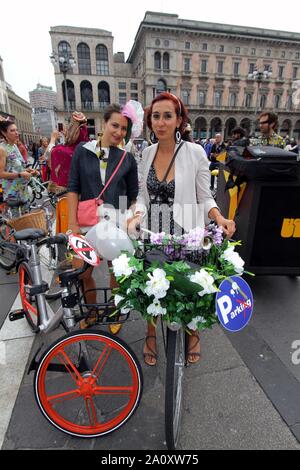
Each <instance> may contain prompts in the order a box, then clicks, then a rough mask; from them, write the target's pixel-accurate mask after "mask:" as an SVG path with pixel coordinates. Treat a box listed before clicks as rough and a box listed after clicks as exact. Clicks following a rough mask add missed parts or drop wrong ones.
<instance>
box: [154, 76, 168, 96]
mask: <svg viewBox="0 0 300 470" xmlns="http://www.w3.org/2000/svg"><path fill="white" fill-rule="evenodd" d="M164 91H167V85H166V82H165V81H164V80H163V79H162V78H161V79H159V80H157V84H156V93H157V94H159V93H163V92H164Z"/></svg>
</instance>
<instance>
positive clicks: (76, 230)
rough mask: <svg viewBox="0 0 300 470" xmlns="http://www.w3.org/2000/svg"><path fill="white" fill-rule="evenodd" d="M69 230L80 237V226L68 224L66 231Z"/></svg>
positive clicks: (75, 223)
mask: <svg viewBox="0 0 300 470" xmlns="http://www.w3.org/2000/svg"><path fill="white" fill-rule="evenodd" d="M69 230H71V232H72V233H73V234H74V235H76V234H78V235H81V231H80V226H79V225H78V223H77V222H74V223H73V224H72V223H69V227H68V231H69Z"/></svg>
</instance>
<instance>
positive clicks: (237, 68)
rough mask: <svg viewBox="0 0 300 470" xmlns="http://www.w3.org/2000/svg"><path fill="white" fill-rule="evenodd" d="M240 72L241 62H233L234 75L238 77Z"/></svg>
mask: <svg viewBox="0 0 300 470" xmlns="http://www.w3.org/2000/svg"><path fill="white" fill-rule="evenodd" d="M239 74H240V63H239V62H234V64H233V75H234V76H235V77H237V76H238V75H239Z"/></svg>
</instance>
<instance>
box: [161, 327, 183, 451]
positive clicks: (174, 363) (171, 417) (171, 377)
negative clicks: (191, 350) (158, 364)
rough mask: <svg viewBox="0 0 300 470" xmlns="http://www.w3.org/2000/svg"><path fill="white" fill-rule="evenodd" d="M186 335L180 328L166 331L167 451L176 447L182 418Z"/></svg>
mask: <svg viewBox="0 0 300 470" xmlns="http://www.w3.org/2000/svg"><path fill="white" fill-rule="evenodd" d="M186 341H187V338H186V333H185V332H184V330H183V329H182V328H180V329H179V330H177V331H172V330H170V329H169V328H168V330H167V368H166V385H165V433H166V442H167V447H168V449H169V450H174V449H176V447H177V444H178V440H179V435H180V425H181V416H182V403H183V379H184V367H185V364H186V361H185V357H186Z"/></svg>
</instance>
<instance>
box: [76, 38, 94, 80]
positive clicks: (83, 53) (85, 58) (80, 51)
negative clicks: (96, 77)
mask: <svg viewBox="0 0 300 470" xmlns="http://www.w3.org/2000/svg"><path fill="white" fill-rule="evenodd" d="M77 56H78V71H79V73H80V74H82V75H91V73H92V71H91V56H90V48H89V46H88V45H87V44H85V43H84V42H81V43H80V44H78V46H77Z"/></svg>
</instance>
